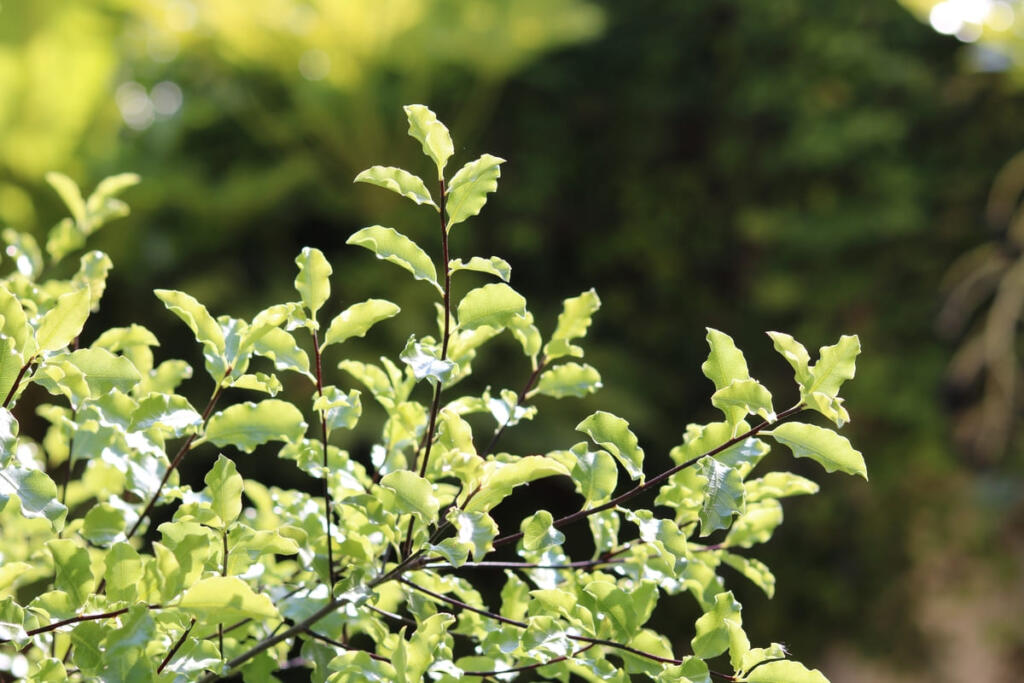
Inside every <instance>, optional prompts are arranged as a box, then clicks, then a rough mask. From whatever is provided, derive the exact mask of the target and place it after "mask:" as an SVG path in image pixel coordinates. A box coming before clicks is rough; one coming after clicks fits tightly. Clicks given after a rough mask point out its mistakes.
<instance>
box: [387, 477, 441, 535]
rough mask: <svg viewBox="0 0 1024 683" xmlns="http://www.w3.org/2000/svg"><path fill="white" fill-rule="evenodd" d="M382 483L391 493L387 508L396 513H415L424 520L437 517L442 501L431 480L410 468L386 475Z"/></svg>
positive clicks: (429, 520) (432, 519) (431, 519)
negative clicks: (439, 499) (438, 497)
mask: <svg viewBox="0 0 1024 683" xmlns="http://www.w3.org/2000/svg"><path fill="white" fill-rule="evenodd" d="M380 485H381V487H382V488H384V489H385V490H386V491H389V492H390V493H391V496H390V498H391V500H390V501H389V503H391V504H390V505H388V506H387V508H388V509H389V510H390V511H391V512H394V513H395V514H399V515H404V514H414V515H416V516H418V517H420V518H421V519H422V520H423V521H424V522H427V523H430V522H433V521H434V520H435V519H436V518H437V511H438V509H439V508H440V502H439V501H438V500H437V497H436V496H435V495H434V490H433V487H432V486H431V485H430V482H429V481H427V480H426V479H424V478H423V477H421V476H419V475H418V474H416V473H415V472H410V471H409V470H398V471H397V472H391V473H389V474H386V475H384V477H383V478H381V480H380Z"/></svg>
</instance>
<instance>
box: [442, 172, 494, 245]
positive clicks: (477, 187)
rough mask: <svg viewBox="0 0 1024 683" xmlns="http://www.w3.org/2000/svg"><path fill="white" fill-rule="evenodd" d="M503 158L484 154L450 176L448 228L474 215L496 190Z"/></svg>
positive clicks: (447, 205) (447, 206) (447, 207)
mask: <svg viewBox="0 0 1024 683" xmlns="http://www.w3.org/2000/svg"><path fill="white" fill-rule="evenodd" d="M503 163H505V160H504V159H501V158H499V157H496V156H491V155H490V154H484V155H483V156H481V157H480V158H479V159H477V160H475V161H471V162H469V163H468V164H466V165H465V166H463V167H462V168H460V169H459V171H458V172H457V173H456V174H455V175H454V176H452V179H451V181H450V182H449V183H448V202H447V204H446V206H445V208H446V209H447V211H448V229H449V230H450V229H451V227H452V226H453V225H457V224H459V223H461V222H463V221H464V220H466V219H467V218H470V217H471V216H476V215H477V214H479V213H480V210H481V209H482V208H483V207H484V204H486V203H487V195H488V194H490V193H491V192H494V191H495V190H497V189H498V178H499V177H500V176H501V164H503Z"/></svg>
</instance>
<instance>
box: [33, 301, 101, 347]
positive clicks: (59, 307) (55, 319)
mask: <svg viewBox="0 0 1024 683" xmlns="http://www.w3.org/2000/svg"><path fill="white" fill-rule="evenodd" d="M89 306H90V299H89V290H88V289H78V290H75V291H73V292H68V293H67V294H65V295H63V296H61V297H60V298H59V299H57V303H56V305H54V307H53V308H51V309H50V310H49V311H47V312H46V314H45V315H43V318H42V320H41V321H40V322H39V328H38V329H37V330H36V347H37V350H38V352H40V353H42V352H46V351H56V350H57V349H60V348H63V347H65V346H67V345H68V344H70V343H71V341H72V340H73V339H74V338H75V337H77V336H78V335H79V334H80V333H81V332H82V327H83V326H84V325H85V321H86V319H87V318H88V317H89Z"/></svg>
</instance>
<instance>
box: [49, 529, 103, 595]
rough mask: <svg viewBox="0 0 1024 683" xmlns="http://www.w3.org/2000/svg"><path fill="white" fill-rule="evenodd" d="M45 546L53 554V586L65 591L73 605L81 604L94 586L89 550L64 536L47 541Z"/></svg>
mask: <svg viewBox="0 0 1024 683" xmlns="http://www.w3.org/2000/svg"><path fill="white" fill-rule="evenodd" d="M46 547H47V549H49V551H50V554H51V555H52V556H53V565H54V570H55V573H56V575H55V576H54V579H53V587H54V588H56V589H57V590H61V591H64V592H65V593H67V594H68V595H69V596H70V598H71V602H72V603H73V604H74V605H75V607H79V606H81V605H82V603H83V602H85V599H86V598H88V597H89V596H90V595H91V594H92V590H93V588H95V586H96V580H95V578H93V575H92V568H91V566H90V562H89V551H88V550H86V549H85V548H82V547H80V546H78V545H77V544H76V543H75V542H74V541H72V540H70V539H66V538H65V539H54V540H51V541H47V543H46Z"/></svg>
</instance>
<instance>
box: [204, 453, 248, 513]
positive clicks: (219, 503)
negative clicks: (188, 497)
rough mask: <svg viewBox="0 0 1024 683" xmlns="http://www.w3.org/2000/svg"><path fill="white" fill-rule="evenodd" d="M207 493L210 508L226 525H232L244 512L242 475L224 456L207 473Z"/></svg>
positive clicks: (205, 480) (218, 458)
mask: <svg viewBox="0 0 1024 683" xmlns="http://www.w3.org/2000/svg"><path fill="white" fill-rule="evenodd" d="M203 481H204V482H206V493H207V494H209V496H210V507H211V509H212V510H213V511H214V512H215V513H216V514H217V516H218V517H220V519H221V521H222V522H224V525H225V526H227V525H228V524H231V523H232V522H234V521H235V520H236V519H238V515H239V514H241V512H242V475H240V474H239V473H238V468H236V467H235V463H234V462H233V461H231V460H229V459H228V458H225V457H224V456H223V455H218V456H217V462H215V463H214V464H213V467H212V468H211V469H210V471H209V472H207V473H206V477H205V478H204V479H203Z"/></svg>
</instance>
